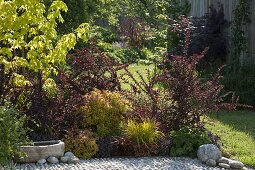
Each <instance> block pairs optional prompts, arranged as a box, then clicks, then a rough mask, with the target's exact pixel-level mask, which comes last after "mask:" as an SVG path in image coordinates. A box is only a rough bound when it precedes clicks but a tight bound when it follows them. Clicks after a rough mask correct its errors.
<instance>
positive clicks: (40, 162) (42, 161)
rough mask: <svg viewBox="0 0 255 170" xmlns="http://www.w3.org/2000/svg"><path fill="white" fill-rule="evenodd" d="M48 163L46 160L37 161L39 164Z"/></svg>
mask: <svg viewBox="0 0 255 170" xmlns="http://www.w3.org/2000/svg"><path fill="white" fill-rule="evenodd" d="M46 162H47V161H46V159H40V160H38V161H37V163H38V164H45V163H46Z"/></svg>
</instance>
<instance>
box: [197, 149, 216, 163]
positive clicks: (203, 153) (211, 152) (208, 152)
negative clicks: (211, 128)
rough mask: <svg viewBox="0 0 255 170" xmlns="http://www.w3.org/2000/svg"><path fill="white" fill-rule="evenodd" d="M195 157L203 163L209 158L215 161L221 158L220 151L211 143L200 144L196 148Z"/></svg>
mask: <svg viewBox="0 0 255 170" xmlns="http://www.w3.org/2000/svg"><path fill="white" fill-rule="evenodd" d="M197 157H198V159H199V160H200V161H201V162H203V163H206V161H208V160H209V159H212V160H214V161H217V160H218V159H220V158H221V151H220V149H219V148H218V147H217V146H215V145H213V144H206V145H201V146H200V147H199V148H198V151H197Z"/></svg>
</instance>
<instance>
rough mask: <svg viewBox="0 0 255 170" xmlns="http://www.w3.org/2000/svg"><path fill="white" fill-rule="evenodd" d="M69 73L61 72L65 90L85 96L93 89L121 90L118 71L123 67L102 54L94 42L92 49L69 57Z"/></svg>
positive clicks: (79, 51) (60, 77) (81, 50)
mask: <svg viewBox="0 0 255 170" xmlns="http://www.w3.org/2000/svg"><path fill="white" fill-rule="evenodd" d="M67 63H68V65H69V66H70V69H69V70H68V71H63V70H59V71H60V74H59V80H60V81H61V83H60V85H61V86H62V87H63V88H64V89H69V90H71V91H76V92H77V93H79V94H82V95H85V94H86V93H88V92H90V91H91V90H92V89H93V88H97V89H100V90H117V89H120V83H119V80H118V76H117V70H119V69H120V68H121V67H123V66H121V65H120V64H118V63H117V62H115V60H114V59H112V58H110V57H109V56H107V55H106V54H105V53H103V52H101V51H100V50H99V49H98V48H97V47H96V46H95V45H94V42H92V44H91V47H90V48H83V49H77V50H75V53H73V54H71V55H69V56H68V57H67Z"/></svg>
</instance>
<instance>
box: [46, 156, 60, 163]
mask: <svg viewBox="0 0 255 170" xmlns="http://www.w3.org/2000/svg"><path fill="white" fill-rule="evenodd" d="M47 161H48V162H49V163H52V164H56V163H58V158H56V157H54V156H50V157H49V158H48V159H47Z"/></svg>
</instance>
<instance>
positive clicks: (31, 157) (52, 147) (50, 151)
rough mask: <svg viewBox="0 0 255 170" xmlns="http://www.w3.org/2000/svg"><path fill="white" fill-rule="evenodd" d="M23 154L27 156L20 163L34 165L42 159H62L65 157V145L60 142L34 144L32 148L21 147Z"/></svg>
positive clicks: (19, 160) (20, 159)
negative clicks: (52, 157) (51, 157)
mask: <svg viewBox="0 0 255 170" xmlns="http://www.w3.org/2000/svg"><path fill="white" fill-rule="evenodd" d="M20 150H21V152H24V153H25V154H26V155H27V156H26V157H25V158H19V159H18V160H17V162H19V163H34V162H37V161H38V160H40V159H47V158H48V157H50V156H54V157H57V158H60V157H61V156H63V155H64V152H65V144H64V142H62V141H60V140H52V141H41V142H34V143H33V145H31V146H21V147H20Z"/></svg>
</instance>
